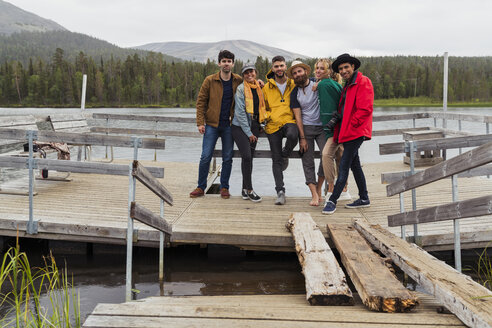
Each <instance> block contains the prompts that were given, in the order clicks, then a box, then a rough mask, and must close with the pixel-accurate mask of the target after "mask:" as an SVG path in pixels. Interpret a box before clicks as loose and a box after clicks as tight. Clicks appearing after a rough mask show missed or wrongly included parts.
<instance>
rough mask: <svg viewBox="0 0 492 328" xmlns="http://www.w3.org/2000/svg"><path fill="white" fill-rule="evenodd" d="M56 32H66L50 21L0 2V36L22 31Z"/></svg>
mask: <svg viewBox="0 0 492 328" xmlns="http://www.w3.org/2000/svg"><path fill="white" fill-rule="evenodd" d="M57 30H62V31H66V28H64V27H63V26H61V25H59V24H57V23H55V22H53V21H52V20H49V19H45V18H42V17H39V16H37V15H35V14H33V13H30V12H27V11H25V10H22V9H20V8H18V7H16V6H14V5H12V4H10V3H8V2H5V1H3V0H0V34H7V35H9V34H12V33H15V32H22V31H27V32H46V31H57Z"/></svg>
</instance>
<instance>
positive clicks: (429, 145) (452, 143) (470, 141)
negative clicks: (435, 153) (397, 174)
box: [379, 134, 492, 155]
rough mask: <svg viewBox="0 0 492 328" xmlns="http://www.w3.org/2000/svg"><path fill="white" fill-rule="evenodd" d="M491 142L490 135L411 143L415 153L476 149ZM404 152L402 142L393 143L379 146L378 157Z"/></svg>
mask: <svg viewBox="0 0 492 328" xmlns="http://www.w3.org/2000/svg"><path fill="white" fill-rule="evenodd" d="M491 141H492V134H480V135H472V136H464V137H453V138H441V139H423V140H415V141H414V142H413V145H414V147H415V149H414V150H415V151H424V150H435V149H456V148H468V147H478V146H482V145H483V144H486V143H488V142H491ZM405 152H406V149H405V143H404V142H394V143H386V144H380V145H379V154H380V155H389V154H401V153H405Z"/></svg>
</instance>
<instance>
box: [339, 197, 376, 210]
mask: <svg viewBox="0 0 492 328" xmlns="http://www.w3.org/2000/svg"><path fill="white" fill-rule="evenodd" d="M369 206H371V202H370V201H369V199H361V198H359V199H357V200H356V201H355V202H353V203H350V204H345V207H346V208H362V207H369Z"/></svg>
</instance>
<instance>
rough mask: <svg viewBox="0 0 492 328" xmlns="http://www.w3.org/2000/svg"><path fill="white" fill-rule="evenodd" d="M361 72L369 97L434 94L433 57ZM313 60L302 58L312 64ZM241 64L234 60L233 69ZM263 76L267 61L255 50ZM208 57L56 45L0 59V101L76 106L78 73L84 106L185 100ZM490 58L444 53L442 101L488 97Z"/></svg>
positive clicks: (438, 67)
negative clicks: (75, 50)
mask: <svg viewBox="0 0 492 328" xmlns="http://www.w3.org/2000/svg"><path fill="white" fill-rule="evenodd" d="M361 61H362V63H363V64H362V67H361V69H360V70H361V71H362V72H363V73H364V74H366V75H368V76H369V77H370V78H371V80H372V81H373V84H374V88H375V96H376V99H388V98H408V97H415V96H416V97H428V98H430V99H432V100H435V101H440V100H441V99H442V76H443V73H442V72H443V68H442V66H443V60H442V58H441V57H417V56H413V57H405V56H396V57H370V58H361ZM314 62H315V60H314V59H312V60H310V61H309V64H310V65H311V66H313V64H314ZM241 66H242V63H241V62H239V61H238V62H236V65H235V71H236V72H239V70H240V69H241ZM256 66H257V68H258V70H259V75H260V77H261V78H263V79H264V76H265V74H266V72H267V70H268V69H269V67H270V62H269V61H268V60H266V59H263V58H261V57H258V59H257V61H256ZM217 69H218V68H217V65H216V63H215V62H210V61H209V62H207V63H196V62H189V61H186V62H171V63H170V62H167V61H166V59H165V57H164V56H163V55H162V54H155V53H149V54H146V55H145V56H140V55H138V54H133V55H130V56H127V57H126V58H124V59H121V58H116V57H111V56H109V59H104V58H102V59H101V57H100V56H97V57H91V56H90V55H88V54H85V53H82V52H81V53H79V54H78V55H77V56H76V58H74V59H71V58H67V56H66V54H65V52H64V50H62V49H60V48H59V49H57V50H56V52H55V53H54V54H52V55H51V56H50V60H49V61H46V60H42V59H31V60H28V62H27V64H23V63H22V61H4V62H3V64H1V66H0V106H78V105H79V104H80V96H81V83H82V75H83V74H87V75H88V88H87V101H88V105H89V106H176V105H181V106H192V105H193V103H194V101H195V100H196V97H197V94H198V91H199V89H200V86H201V83H202V81H203V79H204V78H205V76H207V75H208V74H211V73H214V72H216V71H217ZM491 95H492V57H450V59H449V101H451V102H453V101H460V102H461V101H466V102H477V101H480V102H490V101H491V100H492V99H491Z"/></svg>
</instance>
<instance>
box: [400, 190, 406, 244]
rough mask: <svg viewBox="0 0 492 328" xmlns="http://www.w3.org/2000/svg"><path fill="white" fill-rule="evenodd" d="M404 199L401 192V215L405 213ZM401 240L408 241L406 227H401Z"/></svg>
mask: <svg viewBox="0 0 492 328" xmlns="http://www.w3.org/2000/svg"><path fill="white" fill-rule="evenodd" d="M403 201H404V199H403V193H402V192H401V193H400V213H403V212H405V204H404V202H403ZM400 228H401V239H403V240H406V239H407V237H406V234H407V233H406V228H405V225H401V227H400Z"/></svg>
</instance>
